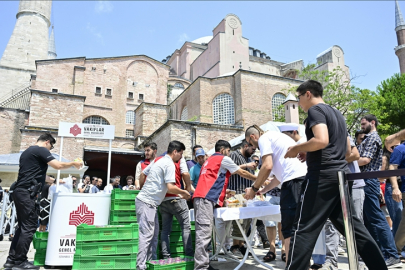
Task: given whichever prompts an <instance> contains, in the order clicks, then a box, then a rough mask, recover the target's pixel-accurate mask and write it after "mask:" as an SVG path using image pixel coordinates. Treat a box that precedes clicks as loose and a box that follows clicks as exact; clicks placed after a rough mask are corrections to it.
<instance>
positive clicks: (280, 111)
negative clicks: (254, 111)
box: [271, 93, 286, 121]
mask: <svg viewBox="0 0 405 270" xmlns="http://www.w3.org/2000/svg"><path fill="white" fill-rule="evenodd" d="M285 98H286V97H285V95H284V94H282V93H276V94H275V95H274V96H273V97H272V99H271V108H272V115H273V121H275V120H276V117H277V116H278V117H280V116H284V108H280V105H281V104H283V102H284V101H285Z"/></svg>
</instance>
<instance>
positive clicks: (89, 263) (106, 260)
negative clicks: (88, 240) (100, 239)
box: [72, 254, 137, 270]
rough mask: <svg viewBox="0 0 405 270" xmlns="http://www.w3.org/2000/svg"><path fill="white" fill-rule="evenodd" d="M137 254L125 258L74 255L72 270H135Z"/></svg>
mask: <svg viewBox="0 0 405 270" xmlns="http://www.w3.org/2000/svg"><path fill="white" fill-rule="evenodd" d="M136 256H137V254H131V255H125V256H88V257H83V256H79V255H75V256H74V259H73V266H72V270H76V269H77V270H82V269H86V270H96V269H136Z"/></svg>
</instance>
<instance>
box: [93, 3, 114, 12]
mask: <svg viewBox="0 0 405 270" xmlns="http://www.w3.org/2000/svg"><path fill="white" fill-rule="evenodd" d="M113 9H114V6H113V4H112V3H111V1H104V0H103V1H97V3H96V6H95V7H94V11H95V12H96V13H109V12H111V11H112V10H113Z"/></svg>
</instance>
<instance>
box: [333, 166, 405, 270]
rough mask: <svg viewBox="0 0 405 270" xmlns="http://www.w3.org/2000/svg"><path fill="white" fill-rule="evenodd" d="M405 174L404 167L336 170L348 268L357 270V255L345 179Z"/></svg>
mask: <svg viewBox="0 0 405 270" xmlns="http://www.w3.org/2000/svg"><path fill="white" fill-rule="evenodd" d="M403 175H405V169H398V170H389V171H377V172H364V173H347V174H346V173H345V172H343V171H339V172H338V179H339V192H340V199H341V203H342V213H343V221H344V227H345V236H346V245H347V257H348V259H349V269H350V270H357V269H358V268H357V266H358V260H357V258H358V256H357V249H356V241H355V239H354V227H353V220H352V216H353V213H352V212H351V209H352V206H351V200H350V194H349V188H348V182H347V181H354V180H357V179H373V178H388V177H391V176H403Z"/></svg>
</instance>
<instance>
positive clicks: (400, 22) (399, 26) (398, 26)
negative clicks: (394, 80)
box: [395, 1, 405, 74]
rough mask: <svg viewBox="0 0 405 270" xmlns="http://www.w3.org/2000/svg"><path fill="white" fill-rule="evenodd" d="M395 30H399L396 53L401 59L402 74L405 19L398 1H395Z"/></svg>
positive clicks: (403, 66)
mask: <svg viewBox="0 0 405 270" xmlns="http://www.w3.org/2000/svg"><path fill="white" fill-rule="evenodd" d="M395 32H397V40H398V46H397V47H395V54H396V55H397V56H398V59H399V68H400V70H401V74H403V73H405V21H404V17H402V13H401V9H400V8H399V5H398V1H395Z"/></svg>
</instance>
